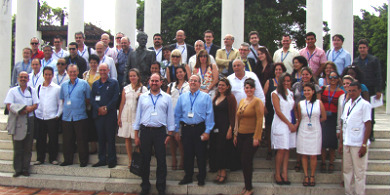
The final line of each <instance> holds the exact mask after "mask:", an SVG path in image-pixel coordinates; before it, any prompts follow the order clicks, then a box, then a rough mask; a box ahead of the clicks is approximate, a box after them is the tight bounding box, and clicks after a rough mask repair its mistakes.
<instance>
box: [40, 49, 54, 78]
mask: <svg viewBox="0 0 390 195" xmlns="http://www.w3.org/2000/svg"><path fill="white" fill-rule="evenodd" d="M43 55H44V56H45V57H44V58H43V59H42V60H41V65H42V66H41V72H43V68H45V67H46V66H50V67H52V68H53V69H54V71H55V72H56V71H57V60H56V59H54V58H53V48H52V47H51V46H50V45H46V46H45V47H44V48H43Z"/></svg>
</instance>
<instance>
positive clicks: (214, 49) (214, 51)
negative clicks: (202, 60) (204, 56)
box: [205, 43, 221, 59]
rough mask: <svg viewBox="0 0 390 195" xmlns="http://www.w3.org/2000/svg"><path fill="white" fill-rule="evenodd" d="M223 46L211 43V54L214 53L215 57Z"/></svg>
mask: <svg viewBox="0 0 390 195" xmlns="http://www.w3.org/2000/svg"><path fill="white" fill-rule="evenodd" d="M205 47H206V44H205ZM220 48H221V47H219V46H218V45H215V44H214V43H213V44H212V45H211V48H210V53H209V54H210V55H212V56H213V57H214V59H215V54H217V50H218V49H220Z"/></svg>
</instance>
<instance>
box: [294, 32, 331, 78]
mask: <svg viewBox="0 0 390 195" xmlns="http://www.w3.org/2000/svg"><path fill="white" fill-rule="evenodd" d="M305 40H306V47H305V48H303V49H301V50H300V51H299V55H301V56H303V57H305V58H306V60H307V63H308V65H309V67H310V68H311V69H312V70H313V73H314V76H316V77H317V78H318V77H319V76H320V74H321V73H322V71H323V70H324V68H325V62H326V55H325V51H324V50H323V49H321V48H319V47H316V41H317V39H316V34H314V33H313V32H308V33H306V35H305Z"/></svg>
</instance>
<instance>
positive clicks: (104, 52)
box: [104, 47, 108, 55]
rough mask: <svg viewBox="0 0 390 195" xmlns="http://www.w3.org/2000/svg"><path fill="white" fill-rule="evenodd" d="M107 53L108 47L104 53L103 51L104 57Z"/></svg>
mask: <svg viewBox="0 0 390 195" xmlns="http://www.w3.org/2000/svg"><path fill="white" fill-rule="evenodd" d="M107 52H108V47H107V49H106V51H104V55H106V53H107Z"/></svg>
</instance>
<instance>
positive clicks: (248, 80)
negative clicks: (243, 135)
mask: <svg viewBox="0 0 390 195" xmlns="http://www.w3.org/2000/svg"><path fill="white" fill-rule="evenodd" d="M245 85H249V86H251V87H252V88H256V84H255V80H254V79H252V78H247V79H246V80H245V81H244V87H245Z"/></svg>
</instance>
